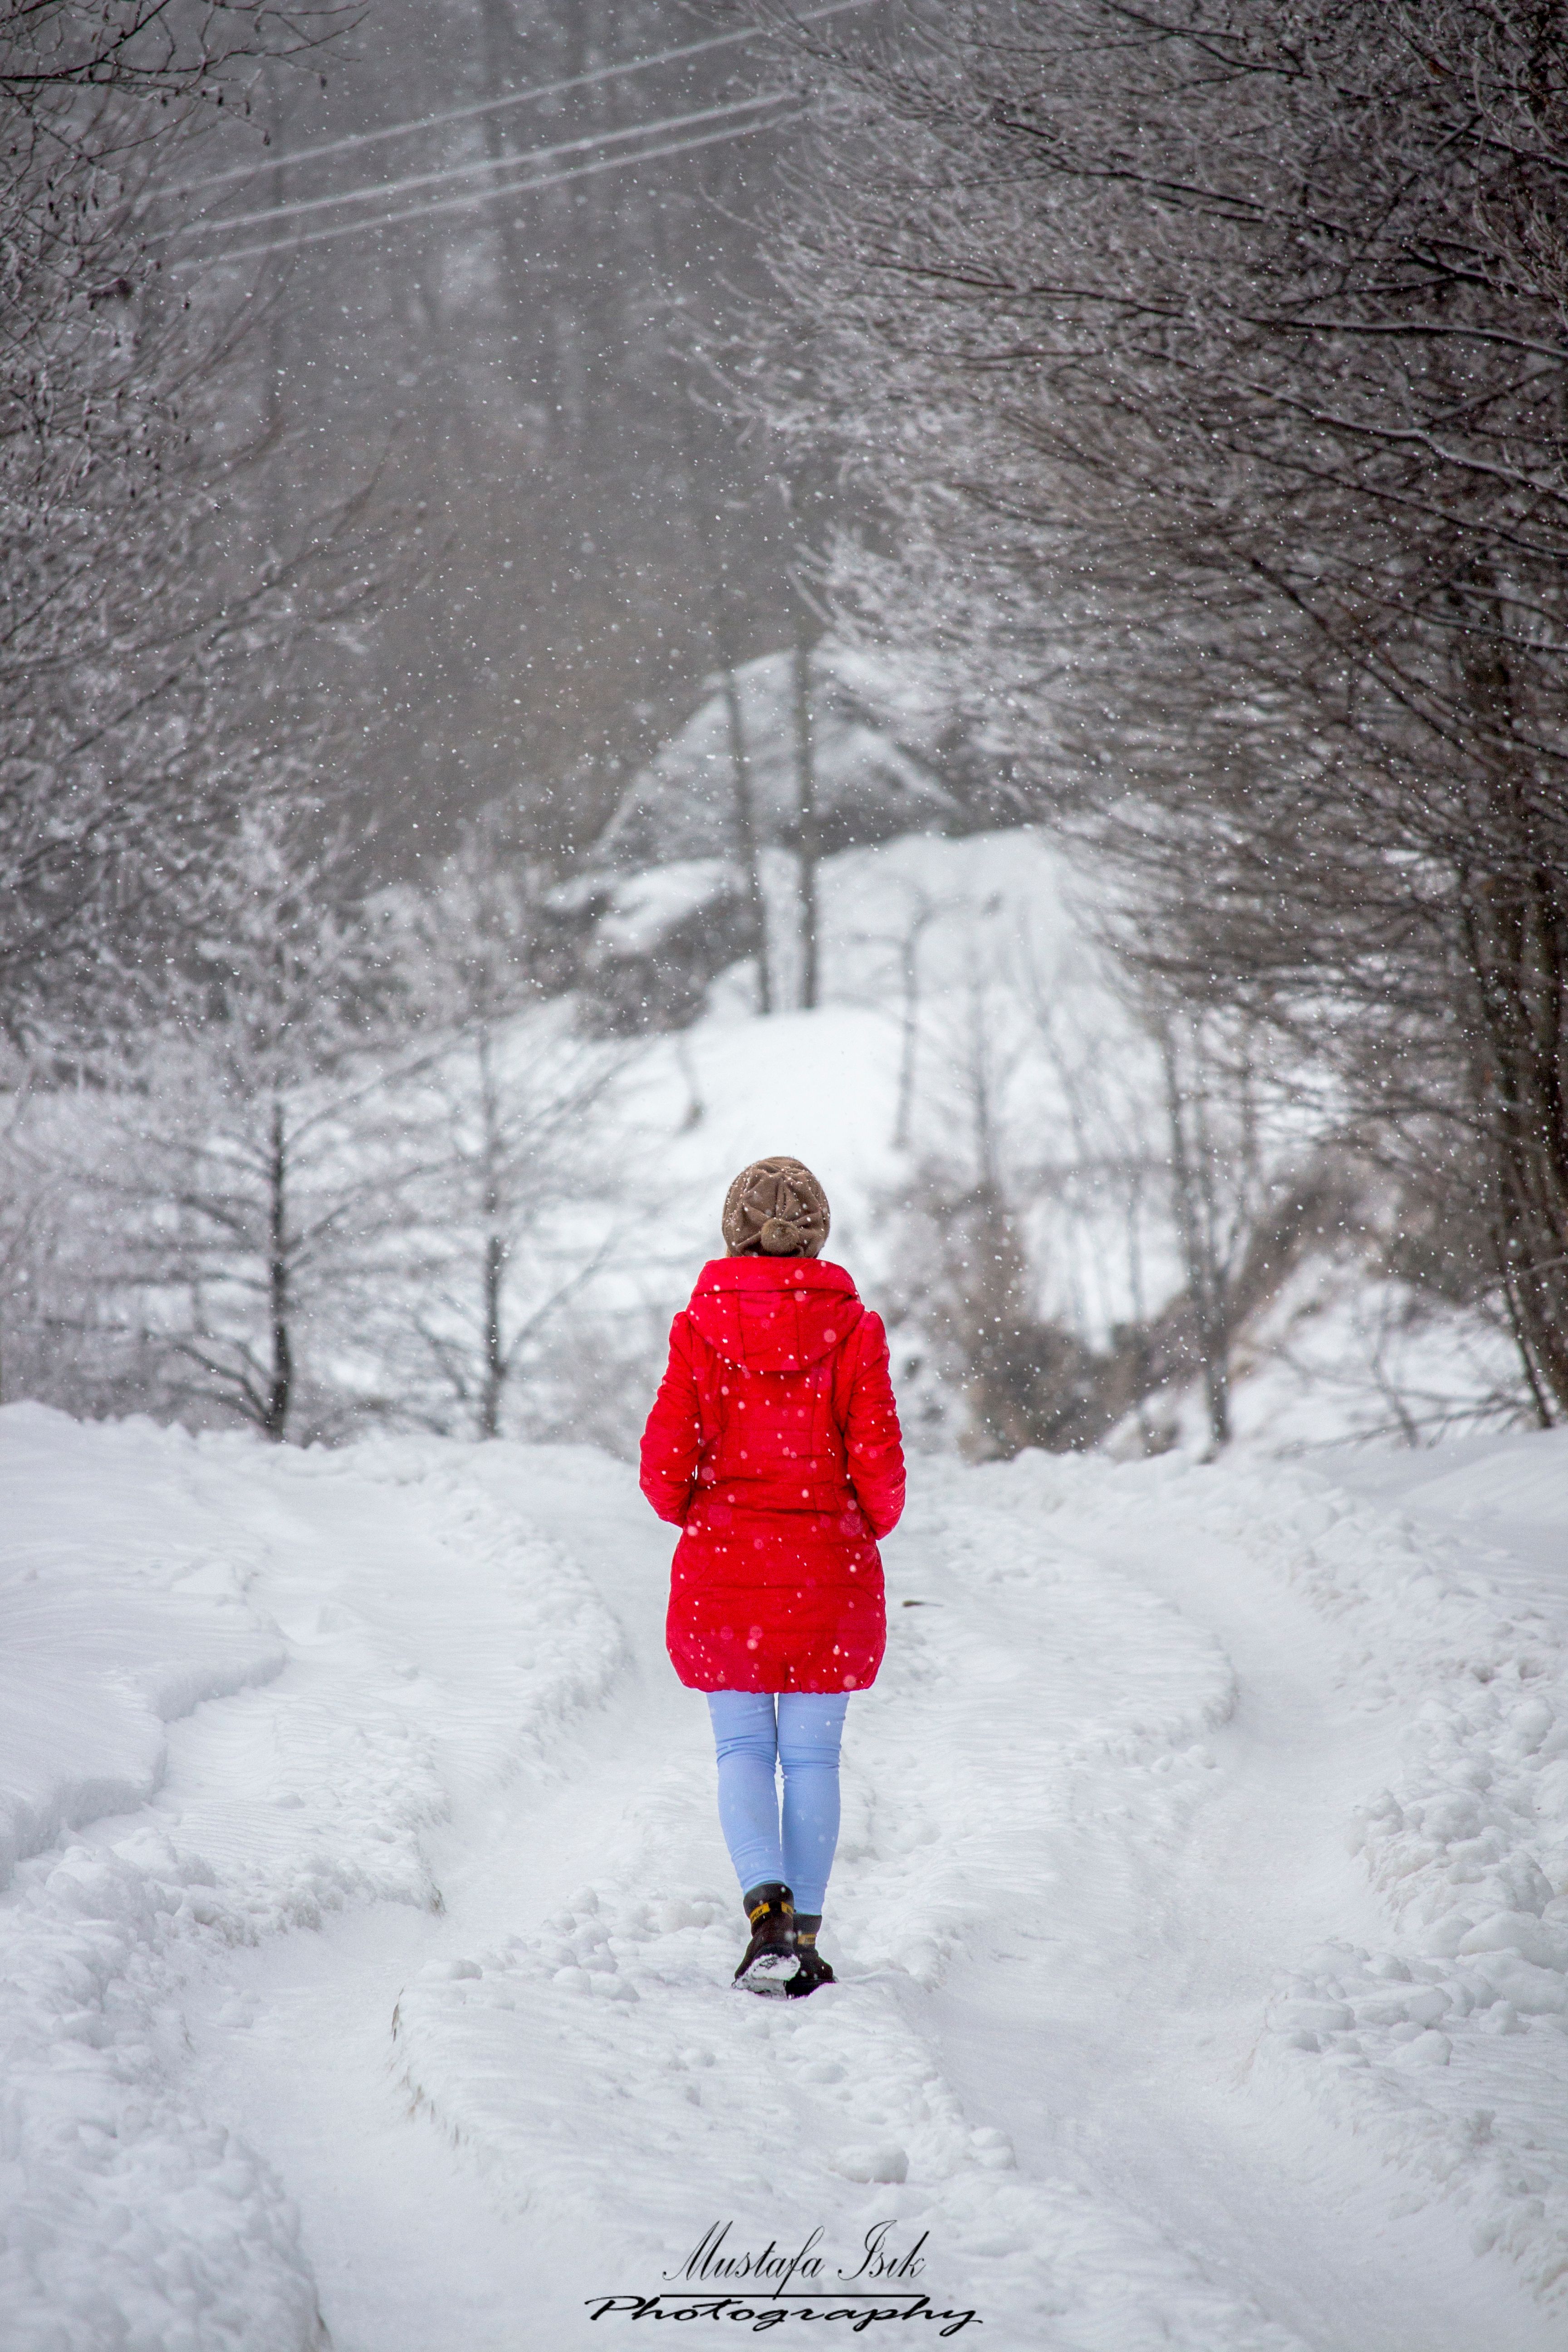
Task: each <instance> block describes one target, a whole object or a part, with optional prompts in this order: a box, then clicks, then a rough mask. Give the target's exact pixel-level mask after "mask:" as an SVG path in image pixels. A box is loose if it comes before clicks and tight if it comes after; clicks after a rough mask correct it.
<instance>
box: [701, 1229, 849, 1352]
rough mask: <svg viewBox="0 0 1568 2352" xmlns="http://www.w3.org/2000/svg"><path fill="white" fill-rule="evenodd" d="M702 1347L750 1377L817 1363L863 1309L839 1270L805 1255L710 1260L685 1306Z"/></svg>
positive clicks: (837, 1341) (838, 1267)
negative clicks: (740, 1366) (706, 1346)
mask: <svg viewBox="0 0 1568 2352" xmlns="http://www.w3.org/2000/svg"><path fill="white" fill-rule="evenodd" d="M686 1311H687V1313H688V1314H689V1316H690V1318H691V1320H692V1322H693V1323H694V1324H695V1325H696V1327H697V1329H698V1330H699V1331H700V1333H701V1335H702V1337H703V1339H706V1340H707V1342H708V1344H709V1346H710V1348H711V1349H714V1350H715V1352H716V1353H717V1354H719V1355H721V1356H722V1357H723V1358H724V1359H725V1360H726V1361H727V1362H729V1363H731V1364H742V1365H744V1367H745V1369H746V1370H748V1371H751V1372H798V1371H802V1370H805V1367H806V1366H807V1365H808V1364H819V1363H821V1362H822V1361H823V1360H824V1359H825V1358H826V1357H828V1356H830V1355H831V1354H832V1353H833V1350H834V1349H835V1348H837V1345H838V1343H839V1341H840V1340H841V1339H847V1336H848V1334H849V1333H850V1332H851V1331H853V1330H854V1328H855V1327H856V1325H857V1324H858V1322H859V1320H860V1318H861V1317H862V1316H863V1315H864V1314H865V1312H866V1309H865V1308H864V1307H862V1305H861V1304H860V1300H859V1298H858V1295H857V1293H856V1289H855V1285H854V1282H853V1280H852V1278H851V1277H850V1276H849V1275H847V1273H846V1272H845V1270H844V1268H843V1267H842V1266H841V1265H825V1264H824V1263H823V1261H822V1260H821V1259H820V1258H812V1257H716V1258H712V1259H710V1262H709V1264H708V1265H705V1266H704V1267H703V1269H702V1271H701V1273H700V1275H699V1276H698V1278H697V1287H696V1289H695V1290H694V1291H693V1292H692V1294H691V1304H690V1306H689V1307H688V1308H687V1310H686Z"/></svg>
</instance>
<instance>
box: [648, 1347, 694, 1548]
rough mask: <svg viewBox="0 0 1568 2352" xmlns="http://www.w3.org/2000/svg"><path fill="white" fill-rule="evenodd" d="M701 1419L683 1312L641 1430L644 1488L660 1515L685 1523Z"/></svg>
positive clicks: (677, 1524) (692, 1482)
mask: <svg viewBox="0 0 1568 2352" xmlns="http://www.w3.org/2000/svg"><path fill="white" fill-rule="evenodd" d="M701 1444H702V1419H701V1414H700V1410H699V1407H698V1402H697V1375H696V1371H695V1370H694V1369H693V1366H692V1362H691V1336H690V1328H689V1325H688V1323H687V1319H686V1317H685V1315H684V1314H681V1315H678V1316H677V1317H676V1318H675V1321H674V1322H673V1323H672V1324H671V1325H670V1329H669V1362H668V1366H667V1367H666V1370H665V1375H664V1378H663V1380H662V1381H660V1382H659V1384H658V1395H657V1396H656V1397H655V1399H654V1401H653V1410H652V1412H650V1413H649V1414H648V1417H647V1428H646V1429H645V1430H644V1431H643V1433H642V1480H641V1484H642V1490H643V1493H644V1494H645V1495H646V1496H647V1499H648V1501H649V1502H650V1503H651V1504H652V1505H653V1507H654V1509H655V1510H656V1511H657V1512H658V1516H659V1517H660V1518H661V1519H669V1520H672V1521H673V1522H674V1524H675V1525H676V1526H677V1527H680V1526H681V1525H683V1524H684V1521H685V1518H686V1514H687V1512H688V1510H689V1508H690V1506H691V1496H692V1490H693V1488H694V1487H695V1486H696V1483H697V1457H698V1454H699V1451H700V1446H701Z"/></svg>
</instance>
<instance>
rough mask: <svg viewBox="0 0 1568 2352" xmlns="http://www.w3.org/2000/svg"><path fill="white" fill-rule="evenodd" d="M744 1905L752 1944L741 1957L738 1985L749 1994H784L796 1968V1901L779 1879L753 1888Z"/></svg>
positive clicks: (737, 1971)
mask: <svg viewBox="0 0 1568 2352" xmlns="http://www.w3.org/2000/svg"><path fill="white" fill-rule="evenodd" d="M741 1900H742V1903H743V1904H744V1905H745V1906H746V1917H747V1919H748V1920H749V1921H750V1923H751V1928H752V1940H751V1942H750V1943H749V1944H748V1945H747V1946H746V1948H745V1950H744V1952H743V1953H742V1955H741V1965H740V1967H739V1968H738V1969H736V1970H735V1982H736V1983H737V1984H743V1985H744V1986H745V1988H746V1990H747V1991H748V1992H766V1993H782V1992H783V1991H784V1990H785V1984H784V1979H785V1978H786V1977H788V1976H789V1974H790V1972H791V1970H792V1969H794V1967H795V1897H794V1895H792V1894H791V1893H790V1891H789V1888H788V1887H787V1886H783V1885H780V1884H779V1883H778V1881H777V1880H776V1879H773V1880H770V1881H769V1883H768V1884H767V1885H765V1886H753V1887H752V1890H751V1892H750V1893H749V1894H747V1895H742V1897H741Z"/></svg>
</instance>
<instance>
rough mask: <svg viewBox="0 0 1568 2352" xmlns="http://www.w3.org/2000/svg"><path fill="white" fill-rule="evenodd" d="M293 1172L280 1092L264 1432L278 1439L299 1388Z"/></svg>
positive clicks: (275, 1103)
mask: <svg viewBox="0 0 1568 2352" xmlns="http://www.w3.org/2000/svg"><path fill="white" fill-rule="evenodd" d="M288 1170H289V1146H288V1128H287V1122H286V1120H285V1118H284V1113H283V1099H282V1097H281V1096H280V1095H275V1096H274V1097H273V1099H272V1131H271V1137H270V1148H269V1150H268V1162H267V1190H268V1250H267V1303H268V1314H269V1317H270V1320H271V1325H272V1376H271V1380H270V1381H269V1383H268V1392H267V1402H266V1406H265V1408H264V1410H263V1412H262V1416H261V1427H262V1432H263V1433H264V1434H265V1435H266V1436H268V1437H270V1438H273V1439H274V1440H280V1439H281V1438H282V1435H283V1433H284V1431H285V1430H286V1428H287V1427H288V1423H289V1405H290V1403H291V1402H292V1401H293V1391H294V1349H293V1343H292V1341H291V1339H290V1338H289V1313H290V1308H291V1305H292V1301H291V1300H290V1297H289V1216H288V1207H289V1202H288V1192H287V1178H288Z"/></svg>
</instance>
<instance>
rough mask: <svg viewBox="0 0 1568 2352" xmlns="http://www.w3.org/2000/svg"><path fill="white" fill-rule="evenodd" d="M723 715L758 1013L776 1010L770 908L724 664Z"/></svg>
mask: <svg viewBox="0 0 1568 2352" xmlns="http://www.w3.org/2000/svg"><path fill="white" fill-rule="evenodd" d="M724 711H725V716H726V718H727V719H728V720H729V724H730V768H731V775H732V777H733V781H734V787H735V834H736V838H737V840H738V842H739V845H740V851H741V871H742V875H743V876H744V877H745V884H746V899H747V903H748V905H749V907H750V908H751V916H752V928H753V931H754V935H755V938H756V943H757V1011H758V1012H759V1013H771V1012H772V1011H773V973H772V969H771V967H770V964H769V960H768V908H767V900H766V898H764V897H763V875H762V865H761V860H760V858H759V856H758V852H757V815H756V808H755V805H754V803H753V801H752V760H751V754H750V752H749V751H747V749H746V727H745V719H744V717H743V715H742V709H741V690H740V688H739V687H738V685H737V684H736V682H735V670H734V665H733V663H732V662H731V661H730V660H728V659H726V661H725V663H724Z"/></svg>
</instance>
